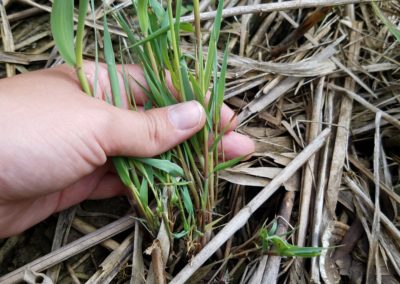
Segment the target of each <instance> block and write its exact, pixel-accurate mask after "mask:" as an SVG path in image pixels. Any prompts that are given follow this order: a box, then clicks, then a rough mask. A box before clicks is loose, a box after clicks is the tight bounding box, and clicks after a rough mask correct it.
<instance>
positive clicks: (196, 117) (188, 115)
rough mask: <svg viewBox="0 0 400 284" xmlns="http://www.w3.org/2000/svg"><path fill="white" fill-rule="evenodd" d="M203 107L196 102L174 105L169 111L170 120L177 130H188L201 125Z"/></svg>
mask: <svg viewBox="0 0 400 284" xmlns="http://www.w3.org/2000/svg"><path fill="white" fill-rule="evenodd" d="M202 116H203V107H202V106H201V105H200V104H199V103H198V102H196V101H190V102H186V103H181V104H177V105H174V106H172V107H170V108H169V109H168V118H169V120H170V122H171V123H172V125H173V126H175V128H177V129H180V130H187V129H191V128H194V127H196V126H198V125H199V123H200V121H201V118H202Z"/></svg>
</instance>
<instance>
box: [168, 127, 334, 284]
mask: <svg viewBox="0 0 400 284" xmlns="http://www.w3.org/2000/svg"><path fill="white" fill-rule="evenodd" d="M330 133H331V130H330V128H326V129H325V130H324V131H322V132H321V134H320V135H318V137H317V138H315V139H314V140H313V141H312V142H311V143H310V144H309V145H308V146H307V147H306V148H304V150H303V151H301V152H300V154H299V155H297V157H296V158H294V159H293V160H292V161H291V162H290V163H289V165H287V167H286V168H284V169H283V170H282V171H281V172H280V173H279V174H278V175H277V176H276V177H275V178H274V179H273V180H272V181H271V182H270V183H269V184H268V185H267V186H266V187H264V188H263V189H262V191H261V192H260V193H258V194H257V195H256V196H255V197H254V198H253V199H252V200H251V201H250V202H249V203H248V204H247V205H246V206H245V207H243V208H242V209H241V210H240V211H239V212H238V214H237V215H236V216H235V217H233V218H232V219H231V220H230V221H229V222H228V223H227V224H226V225H225V226H224V228H223V229H222V230H221V231H220V232H219V233H218V234H217V235H216V236H215V237H214V238H213V239H211V241H210V242H209V243H208V244H207V245H206V246H205V247H204V248H203V249H202V250H201V251H200V252H199V254H197V255H196V256H195V257H194V258H193V259H192V261H191V262H190V263H189V264H188V265H186V266H185V267H184V268H183V269H182V270H181V271H180V272H179V273H178V274H177V275H176V276H175V278H174V279H172V281H171V282H170V283H171V284H178V283H182V284H183V283H185V281H186V280H188V279H189V277H190V276H191V275H193V273H194V272H196V271H197V270H198V269H199V268H200V267H201V266H202V265H203V264H204V262H206V261H207V259H208V258H209V257H211V256H212V255H213V254H214V253H215V252H216V251H217V250H218V249H219V248H220V247H221V246H222V245H223V244H224V243H225V242H226V241H227V240H228V239H229V238H230V237H231V236H233V234H235V232H237V231H238V230H239V229H240V228H242V227H243V226H244V225H245V224H246V223H247V221H248V220H249V218H250V217H251V215H253V213H254V212H255V211H256V210H257V209H258V208H259V207H260V206H261V205H262V204H264V202H265V201H266V200H268V199H269V198H270V197H271V196H272V195H273V194H274V193H275V192H276V191H277V190H278V189H279V188H280V186H281V185H282V184H283V183H284V182H285V181H287V180H288V179H289V178H290V177H291V176H292V175H293V174H294V173H295V172H296V171H297V170H298V169H299V168H300V167H301V166H303V164H304V163H305V162H307V161H308V159H310V157H311V156H312V155H314V154H315V153H316V152H317V151H318V150H319V149H320V148H321V147H322V146H323V145H324V143H325V141H326V139H327V138H328V137H329V134H330Z"/></svg>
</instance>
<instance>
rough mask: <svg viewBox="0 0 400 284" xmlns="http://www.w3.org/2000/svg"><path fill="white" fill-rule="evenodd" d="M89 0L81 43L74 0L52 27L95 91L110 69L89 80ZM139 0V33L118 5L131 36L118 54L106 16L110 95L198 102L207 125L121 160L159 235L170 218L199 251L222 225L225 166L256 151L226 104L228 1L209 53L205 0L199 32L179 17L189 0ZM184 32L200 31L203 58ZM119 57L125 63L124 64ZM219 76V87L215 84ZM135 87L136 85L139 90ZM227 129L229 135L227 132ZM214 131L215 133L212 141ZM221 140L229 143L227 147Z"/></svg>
mask: <svg viewBox="0 0 400 284" xmlns="http://www.w3.org/2000/svg"><path fill="white" fill-rule="evenodd" d="M88 3H89V1H88V0H81V1H80V2H79V16H78V25H77V31H76V42H75V45H74V43H73V42H74V29H73V9H74V6H73V1H61V0H56V1H54V6H53V11H52V30H53V34H54V35H55V36H54V38H55V42H56V44H57V47H58V49H59V51H60V54H61V56H62V57H63V58H64V60H65V61H66V62H67V63H68V64H69V65H71V66H73V67H75V70H76V73H77V76H78V78H79V81H80V82H81V85H82V89H83V90H84V91H85V92H86V93H87V94H88V95H92V94H93V93H94V94H96V91H94V92H93V91H92V89H91V88H90V85H91V84H90V83H92V85H93V86H97V84H98V82H97V81H96V79H98V78H99V76H98V74H97V73H100V72H104V66H103V65H101V64H97V65H96V66H95V68H94V69H95V70H96V71H97V73H96V76H95V79H94V80H93V78H90V80H89V82H90V83H88V80H87V78H86V76H85V72H84V67H85V66H84V64H83V59H82V58H83V34H84V26H85V25H84V23H85V20H86V19H85V16H86V13H87V8H88ZM133 4H134V5H133V6H134V14H136V15H137V18H138V22H139V27H140V33H139V34H137V33H134V32H133V31H134V29H133V28H132V27H131V26H130V22H129V21H128V19H127V18H126V17H125V16H124V15H123V14H122V13H120V12H118V11H116V12H113V13H112V14H111V15H112V16H113V17H114V18H115V19H116V21H117V22H118V24H119V25H120V26H121V27H122V29H123V30H124V32H125V33H126V34H127V37H128V41H129V48H128V49H120V51H119V54H118V56H116V55H115V53H114V48H113V43H112V40H111V35H110V32H109V28H108V23H107V18H106V16H104V19H103V24H104V25H103V28H104V34H103V40H104V42H103V46H104V50H103V52H104V60H105V63H106V65H107V73H108V77H109V80H110V90H111V92H110V94H108V96H106V97H107V98H106V100H107V101H108V102H109V103H112V104H114V105H115V106H117V107H128V108H130V109H132V110H137V109H138V107H139V109H140V102H139V101H137V100H136V99H137V98H138V97H141V95H144V96H145V97H146V98H147V100H146V102H145V104H144V106H143V108H144V110H147V109H150V108H152V107H154V106H155V107H168V106H171V105H173V104H176V103H178V102H185V101H191V100H196V101H198V102H199V103H200V104H201V105H202V106H203V108H204V110H205V116H206V123H205V127H204V128H203V130H202V131H201V132H199V133H198V134H197V135H196V136H194V137H192V138H191V139H189V140H188V141H186V142H183V143H182V144H181V145H179V146H178V147H176V148H174V149H172V150H171V151H168V152H166V153H164V154H162V155H161V156H160V157H158V158H126V157H114V158H113V164H114V166H115V168H116V170H117V172H118V174H119V176H120V178H121V180H122V182H123V183H124V184H125V186H127V187H128V188H129V189H130V191H131V194H132V197H133V200H134V203H135V205H136V208H137V210H138V213H139V217H140V218H142V219H143V220H144V222H143V224H144V226H145V227H146V228H148V230H149V232H150V233H151V234H152V235H153V236H155V235H156V234H157V231H158V228H159V225H160V223H161V221H162V220H163V221H164V223H165V224H167V231H168V233H169V237H170V239H173V238H174V237H175V238H182V237H185V238H186V240H187V242H188V243H192V244H194V245H193V246H188V247H191V248H192V250H193V251H188V252H189V253H193V252H194V251H196V250H197V249H198V248H199V247H201V244H204V243H206V241H207V238H208V237H207V233H208V232H211V231H212V227H213V225H215V224H216V223H217V222H215V221H213V211H214V207H215V200H216V198H217V196H218V190H219V187H218V176H217V175H218V171H220V170H223V169H225V168H227V167H231V166H233V165H234V164H236V163H237V162H239V161H240V160H241V159H242V157H237V156H238V155H239V156H245V155H246V154H250V153H251V152H252V151H253V145H252V143H251V142H250V140H248V139H244V137H243V136H240V135H238V134H235V133H233V132H232V131H231V130H232V129H233V128H234V127H235V121H234V115H233V113H232V112H231V111H230V110H229V111H228V110H227V107H226V106H224V104H223V95H224V90H225V74H226V69H227V58H228V55H227V51H225V54H224V57H223V62H222V66H221V68H218V63H217V53H216V49H217V46H216V44H217V42H218V39H219V30H220V27H221V19H222V18H221V13H222V4H223V1H220V2H219V6H218V15H217V18H216V21H215V24H214V27H213V30H212V33H211V37H210V41H209V50H211V51H210V52H208V54H207V56H204V55H203V48H202V41H201V31H200V25H199V19H198V13H199V11H198V9H196V7H197V8H198V1H195V3H194V6H195V12H196V13H195V14H196V17H197V18H196V19H197V20H196V23H197V24H196V30H195V31H193V29H192V28H191V26H190V25H188V24H183V23H180V21H179V18H180V17H179V15H180V14H181V6H182V3H181V1H177V2H176V5H175V8H173V5H172V1H168V5H167V9H166V10H165V9H164V7H163V6H162V5H160V4H159V2H157V1H154V0H150V1H133ZM93 8H94V7H93V2H92V10H94V9H93ZM181 31H185V32H195V33H196V40H197V42H196V51H197V52H196V58H191V57H189V56H187V55H185V54H183V52H182V50H181V49H180V32H181ZM131 55H134V57H136V58H138V62H131V61H128V62H126V61H127V60H126V58H132V57H133V56H131ZM116 58H119V60H120V61H121V62H122V63H123V64H122V65H121V66H119V67H118V66H117V65H116ZM193 59H195V60H193ZM193 62H195V63H193ZM128 63H138V64H139V65H140V66H141V68H142V70H143V74H142V75H143V78H141V77H140V76H139V77H134V76H132V74H130V72H129V68H132V67H131V65H129V64H128ZM88 64H89V63H88ZM191 64H194V65H195V70H196V72H192V71H191V70H190V69H189V67H188V66H190V65H191ZM90 68H93V66H91V67H90ZM165 70H167V72H166V71H165ZM142 79H144V80H142ZM211 82H213V85H212V86H211V87H209V86H210V83H211ZM132 85H135V87H134V88H132ZM171 89H172V90H171ZM132 90H134V92H132ZM170 108H171V107H170ZM172 108H173V107H172ZM170 118H171V117H170ZM172 120H173V117H172ZM224 134H227V135H225V137H224ZM210 137H213V141H211V142H210ZM222 142H223V143H222ZM225 142H226V143H225ZM237 142H241V143H242V144H244V145H245V147H244V148H243V149H244V150H245V151H246V153H244V152H243V150H242V152H241V151H238V150H237V149H235V148H236V147H235V146H236V144H237ZM221 144H224V147H222V149H221ZM223 148H225V149H223ZM224 150H225V151H224ZM221 151H222V156H221V154H220V153H221ZM224 153H226V157H227V158H232V157H235V158H234V159H232V160H228V161H227V160H226V159H225V154H224ZM243 154H244V155H243ZM164 190H167V192H168V199H169V201H168V202H167V203H165V202H162V199H163V198H162V192H163V191H164ZM165 204H167V205H165ZM165 206H167V208H165ZM154 208H155V210H154ZM174 212H176V213H177V214H178V215H177V216H178V217H177V218H175V219H174V220H170V219H168V217H167V216H171V214H170V213H173V214H175V213H174ZM168 213H169V214H168ZM189 250H191V249H189Z"/></svg>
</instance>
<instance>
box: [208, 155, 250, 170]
mask: <svg viewBox="0 0 400 284" xmlns="http://www.w3.org/2000/svg"><path fill="white" fill-rule="evenodd" d="M243 158H244V156H241V157H237V158H234V159H232V160H229V161H226V162H223V163H219V164H218V165H217V166H216V167H215V168H214V170H213V173H216V172H219V171H222V170H225V169H227V168H231V167H233V166H234V165H236V164H237V163H239V162H240V161H241V160H242V159H243Z"/></svg>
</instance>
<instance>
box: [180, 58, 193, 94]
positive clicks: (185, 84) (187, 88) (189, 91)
mask: <svg viewBox="0 0 400 284" xmlns="http://www.w3.org/2000/svg"><path fill="white" fill-rule="evenodd" d="M180 67H181V74H182V85H183V90H182V91H183V92H184V93H185V98H186V100H187V101H192V100H194V95H193V90H192V87H191V86H190V81H189V76H188V73H189V70H188V68H187V65H186V62H185V60H183V59H182V60H181V62H180Z"/></svg>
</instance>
